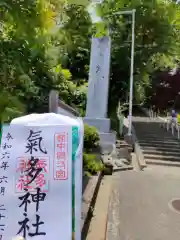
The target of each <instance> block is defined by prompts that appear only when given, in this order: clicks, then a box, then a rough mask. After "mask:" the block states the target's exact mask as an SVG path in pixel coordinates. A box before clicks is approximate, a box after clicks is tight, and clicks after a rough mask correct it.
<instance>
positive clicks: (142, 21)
mask: <svg viewBox="0 0 180 240" xmlns="http://www.w3.org/2000/svg"><path fill="white" fill-rule="evenodd" d="M129 9H136V23H135V55H134V58H135V60H134V67H135V69H134V80H135V84H134V86H135V90H136V91H135V97H136V99H137V100H138V101H143V100H144V98H145V95H146V94H145V89H146V88H147V87H149V85H150V79H149V78H150V76H151V74H152V73H153V72H154V71H155V70H157V69H161V70H163V69H167V68H168V67H169V68H171V67H172V66H174V65H176V63H177V62H179V57H180V55H179V53H180V51H179V49H180V46H179V44H180V41H179V40H180V39H179V38H180V35H179V30H180V29H179V28H180V24H179V19H180V8H179V6H178V5H176V4H175V3H173V2H171V1H169V2H168V1H163V0H154V1H152V0H142V1H139V0H131V1H128V0H117V1H112V0H105V1H104V2H103V4H101V6H100V9H98V11H99V12H100V14H101V16H102V18H103V20H104V22H105V23H106V26H108V28H110V34H111V38H112V63H111V81H110V101H109V102H110V108H113V106H117V102H118V100H119V99H121V100H123V101H126V99H127V93H128V89H129V72H130V50H131V17H130V16H127V15H123V16H122V15H121V16H120V15H116V14H113V13H115V12H118V11H123V10H129ZM138 98H139V99H138Z"/></svg>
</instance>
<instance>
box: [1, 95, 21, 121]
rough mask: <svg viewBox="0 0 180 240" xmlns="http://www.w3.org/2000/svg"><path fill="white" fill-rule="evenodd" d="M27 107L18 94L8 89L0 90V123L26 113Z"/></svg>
mask: <svg viewBox="0 0 180 240" xmlns="http://www.w3.org/2000/svg"><path fill="white" fill-rule="evenodd" d="M24 111H25V107H24V106H23V104H22V103H21V102H20V101H19V100H18V98H17V97H16V96H13V95H11V94H10V93H9V92H7V91H1V92H0V123H1V124H2V123H4V122H10V121H11V120H12V119H13V118H15V117H19V116H21V115H22V114H24Z"/></svg>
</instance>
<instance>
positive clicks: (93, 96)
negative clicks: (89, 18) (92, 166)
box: [84, 36, 115, 142]
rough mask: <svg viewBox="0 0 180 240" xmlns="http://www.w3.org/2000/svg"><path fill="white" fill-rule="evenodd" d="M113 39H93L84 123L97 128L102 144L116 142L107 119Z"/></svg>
mask: <svg viewBox="0 0 180 240" xmlns="http://www.w3.org/2000/svg"><path fill="white" fill-rule="evenodd" d="M110 52H111V39H110V38H109V37H107V36H106V37H102V38H92V45H91V59H90V72H89V82H88V95H87V106H86V117H85V119H84V122H86V123H88V124H89V125H91V126H95V127H97V129H98V130H99V132H100V138H101V141H102V142H112V141H113V142H114V141H115V136H114V135H112V133H110V119H108V118H107V108H108V91H109V72H110V55H111V54H110Z"/></svg>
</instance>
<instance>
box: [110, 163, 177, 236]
mask: <svg viewBox="0 0 180 240" xmlns="http://www.w3.org/2000/svg"><path fill="white" fill-rule="evenodd" d="M176 198H180V169H179V168H176V167H164V166H150V167H148V168H147V169H146V170H145V171H139V172H138V171H127V172H119V173H115V174H114V176H113V184H112V194H111V200H110V206H109V215H108V232H107V240H179V238H180V214H179V213H178V212H176V211H174V210H173V209H172V207H171V201H172V199H176Z"/></svg>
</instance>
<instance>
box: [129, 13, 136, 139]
mask: <svg viewBox="0 0 180 240" xmlns="http://www.w3.org/2000/svg"><path fill="white" fill-rule="evenodd" d="M135 12H136V10H135V9H133V10H132V44H131V69H130V91H129V129H128V135H129V136H131V134H132V105H133V85H134V76H133V75H134V42H135V33H134V30H135Z"/></svg>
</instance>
